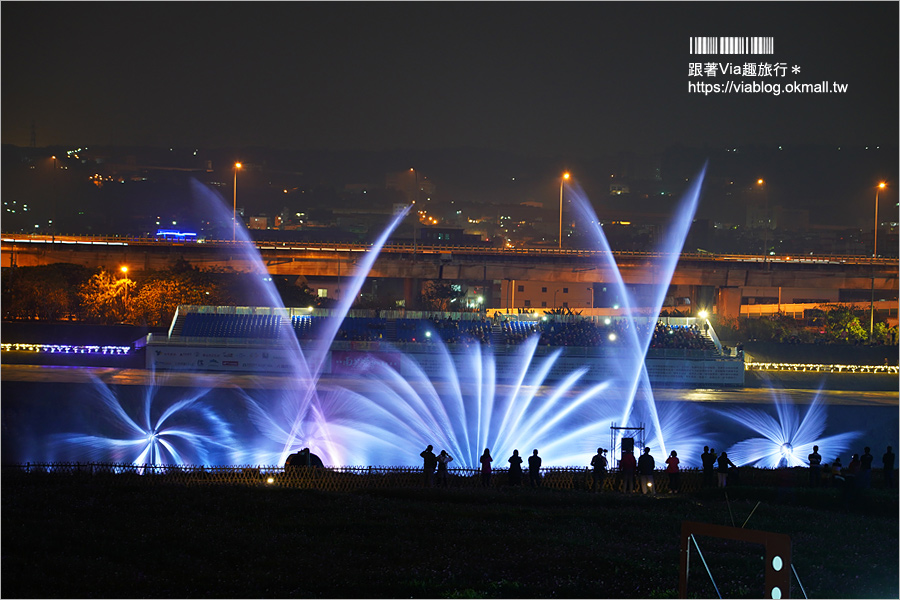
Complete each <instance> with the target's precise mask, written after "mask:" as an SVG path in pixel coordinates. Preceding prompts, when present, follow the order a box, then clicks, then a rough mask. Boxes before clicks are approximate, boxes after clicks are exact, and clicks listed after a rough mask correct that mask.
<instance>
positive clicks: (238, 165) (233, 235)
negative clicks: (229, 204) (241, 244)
mask: <svg viewBox="0 0 900 600" xmlns="http://www.w3.org/2000/svg"><path fill="white" fill-rule="evenodd" d="M240 168H241V163H239V162H237V163H234V206H233V208H232V211H231V241H232V242H235V241H237V172H238V169H240Z"/></svg>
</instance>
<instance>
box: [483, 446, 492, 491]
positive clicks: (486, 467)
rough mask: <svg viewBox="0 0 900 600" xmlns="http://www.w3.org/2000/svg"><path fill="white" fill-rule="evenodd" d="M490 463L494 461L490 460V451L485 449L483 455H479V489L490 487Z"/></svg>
mask: <svg viewBox="0 0 900 600" xmlns="http://www.w3.org/2000/svg"><path fill="white" fill-rule="evenodd" d="M492 462H494V459H493V458H491V450H490V448H485V449H484V454H482V455H481V487H491V463H492Z"/></svg>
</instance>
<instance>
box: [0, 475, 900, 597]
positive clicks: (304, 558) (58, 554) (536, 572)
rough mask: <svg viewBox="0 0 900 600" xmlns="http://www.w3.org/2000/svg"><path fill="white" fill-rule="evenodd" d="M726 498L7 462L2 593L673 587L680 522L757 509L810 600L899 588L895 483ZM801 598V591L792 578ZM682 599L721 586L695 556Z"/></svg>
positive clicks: (746, 492) (733, 575)
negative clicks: (787, 544)
mask: <svg viewBox="0 0 900 600" xmlns="http://www.w3.org/2000/svg"><path fill="white" fill-rule="evenodd" d="M727 492H728V502H726V498H725V494H724V492H723V491H722V490H716V489H711V490H703V491H702V492H698V493H696V494H692V495H684V496H667V495H661V496H659V497H641V496H624V495H621V494H613V493H609V494H604V495H592V494H589V493H586V492H576V491H553V490H531V489H527V488H518V489H500V490H477V489H476V490H465V489H456V490H453V489H451V490H437V489H386V490H378V491H366V492H358V493H325V492H316V491H309V490H289V489H273V488H257V487H238V486H215V487H180V486H158V487H151V486H143V485H135V486H130V485H123V486H104V485H99V484H97V483H96V482H92V481H91V480H90V479H86V480H80V479H78V478H73V477H72V476H61V475H46V474H42V475H35V474H20V473H4V475H3V480H2V529H0V531H2V579H0V582H2V583H0V594H2V596H3V597H4V598H13V597H39V598H53V597H152V598H159V597H229V598H232V597H302V598H315V597H329V598H347V597H363V598H381V597H407V598H409V597H429V598H435V597H451V598H474V597H496V598H504V597H515V598H551V597H563V598H565V597H569V598H635V597H636V598H648V597H649V598H653V597H657V598H659V597H676V596H677V588H678V565H679V533H680V528H681V522H682V521H684V520H690V521H701V522H706V523H715V524H721V525H731V524H732V520H733V522H734V523H735V524H736V525H737V526H738V527H740V526H741V524H742V523H743V522H744V520H745V519H747V517H748V515H750V513H751V512H752V511H754V508H755V512H753V515H752V517H751V518H750V520H749V522H748V523H747V528H750V529H758V530H767V531H774V532H779V533H787V534H789V535H790V536H791V538H792V544H793V561H794V567H795V568H796V570H797V573H798V575H799V577H800V582H801V583H802V585H803V588H804V589H805V592H806V594H807V595H808V596H809V597H810V598H823V597H824V598H845V597H846V598H896V597H898V566H897V565H898V543H897V542H898V512H897V511H898V505H897V493H896V492H895V491H885V490H879V489H873V490H863V491H861V493H860V495H859V497H858V498H855V499H854V500H853V501H852V502H847V501H846V499H844V498H842V496H841V495H840V493H839V492H838V491H837V490H832V489H817V490H809V489H802V488H801V489H794V490H792V491H790V492H785V490H778V489H775V488H755V487H754V488H751V487H736V488H731V489H728V490H727ZM758 502H759V503H760V504H759V505H758V506H757V503H758ZM699 541H700V548H701V550H702V552H703V556H704V557H705V559H706V561H707V562H708V563H709V566H710V569H711V571H712V575H713V577H714V578H715V582H716V584H717V585H718V587H719V591H720V592H721V594H722V596H723V597H732V598H734V597H761V595H762V591H763V565H762V547H761V546H752V545H746V544H740V543H735V542H728V541H720V540H716V539H713V538H700V540H699ZM695 556H696V555H695ZM791 595H792V597H795V598H798V597H801V598H802V597H803V594H802V592H801V589H800V587H799V585H797V582H796V580H794V582H793V584H792V588H791ZM689 596H691V597H701V598H709V597H715V596H716V592H715V589H714V588H713V587H712V584H711V583H710V581H709V578H708V576H707V575H706V572H705V569H703V567H702V565H701V564H700V562H699V561H698V560H696V559H695V558H694V559H692V573H691V581H690V586H689Z"/></svg>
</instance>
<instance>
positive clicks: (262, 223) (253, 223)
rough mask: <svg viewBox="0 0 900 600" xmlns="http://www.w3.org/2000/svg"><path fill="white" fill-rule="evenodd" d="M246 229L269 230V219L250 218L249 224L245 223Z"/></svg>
mask: <svg viewBox="0 0 900 600" xmlns="http://www.w3.org/2000/svg"><path fill="white" fill-rule="evenodd" d="M247 228H248V229H268V228H269V217H266V216H260V217H250V222H249V223H247Z"/></svg>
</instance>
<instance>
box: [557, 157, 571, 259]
mask: <svg viewBox="0 0 900 600" xmlns="http://www.w3.org/2000/svg"><path fill="white" fill-rule="evenodd" d="M569 177H571V176H570V175H569V172H568V171H566V172H565V173H563V176H562V179H560V180H559V249H560V250H562V205H563V187H564V186H565V184H566V181H567V180H568V179H569Z"/></svg>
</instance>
